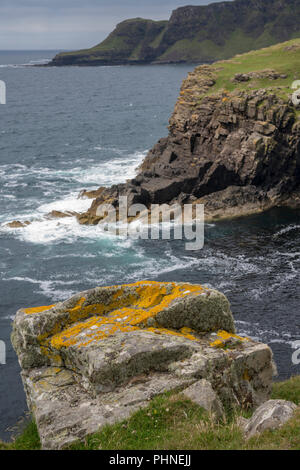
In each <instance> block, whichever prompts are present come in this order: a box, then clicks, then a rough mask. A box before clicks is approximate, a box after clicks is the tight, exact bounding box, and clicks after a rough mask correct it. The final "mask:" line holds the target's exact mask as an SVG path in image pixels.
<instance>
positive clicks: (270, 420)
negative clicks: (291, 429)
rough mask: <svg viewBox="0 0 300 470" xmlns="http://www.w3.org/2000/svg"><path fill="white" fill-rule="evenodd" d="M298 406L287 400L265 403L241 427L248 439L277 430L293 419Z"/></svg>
mask: <svg viewBox="0 0 300 470" xmlns="http://www.w3.org/2000/svg"><path fill="white" fill-rule="evenodd" d="M296 409H297V405H295V403H293V402H291V401H286V400H268V401H266V402H265V403H263V404H262V405H261V406H260V407H259V408H258V409H257V410H256V411H255V412H254V414H253V416H252V417H251V418H250V419H245V420H244V421H243V422H242V423H241V425H242V427H243V429H244V432H245V435H246V437H247V439H249V438H250V437H253V436H255V434H259V433H261V432H263V431H266V430H267V429H277V428H279V427H281V426H283V425H284V424H285V423H286V422H287V421H288V420H289V419H291V418H292V417H293V414H294V412H295V411H296Z"/></svg>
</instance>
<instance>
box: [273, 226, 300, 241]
mask: <svg viewBox="0 0 300 470" xmlns="http://www.w3.org/2000/svg"><path fill="white" fill-rule="evenodd" d="M299 229H300V225H297V224H293V225H288V226H287V227H284V228H282V229H281V230H279V231H278V232H276V233H275V234H274V235H273V238H278V237H281V236H282V235H285V234H286V233H289V232H292V231H294V230H299Z"/></svg>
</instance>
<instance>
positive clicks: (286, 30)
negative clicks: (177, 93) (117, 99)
mask: <svg viewBox="0 0 300 470" xmlns="http://www.w3.org/2000/svg"><path fill="white" fill-rule="evenodd" d="M299 24H300V4H299V1H298V0H235V1H233V2H221V3H213V4H210V5H207V6H186V7H182V8H178V9H177V10H175V11H174V12H173V13H172V15H171V18H170V20H169V21H158V22H157V21H151V20H144V19H141V18H136V19H132V20H127V21H124V22H122V23H120V24H119V25H118V26H117V27H116V29H115V30H114V31H113V32H112V33H111V34H110V35H109V36H108V38H107V39H105V41H103V42H102V43H100V44H98V45H97V46H95V47H93V48H91V49H87V50H81V51H74V52H69V53H61V54H58V55H57V56H56V57H55V58H54V60H53V61H52V63H51V65H108V64H111V65H117V64H143V63H153V62H155V63H166V62H192V63H193V62H206V61H211V62H212V61H215V60H221V59H227V58H229V57H232V56H233V55H234V54H237V53H243V52H247V51H249V50H253V49H259V48H260V47H266V46H270V45H272V44H275V43H278V42H281V41H286V40H288V39H291V38H295V37H299V36H300V26H299Z"/></svg>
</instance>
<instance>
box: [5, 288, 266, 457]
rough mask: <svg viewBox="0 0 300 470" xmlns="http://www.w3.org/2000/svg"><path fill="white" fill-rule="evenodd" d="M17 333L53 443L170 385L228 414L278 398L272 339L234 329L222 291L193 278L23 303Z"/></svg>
mask: <svg viewBox="0 0 300 470" xmlns="http://www.w3.org/2000/svg"><path fill="white" fill-rule="evenodd" d="M12 342H13V345H14V348H15V350H16V352H17V354H18V358H19V362H20V365H21V367H22V379H23V383H24V388H25V391H26V394H27V400H28V406H29V408H30V410H31V411H32V413H33V415H34V417H35V420H36V422H37V426H38V430H39V433H40V436H41V440H42V445H43V448H45V449H58V448H62V447H64V446H66V445H68V444H70V443H71V442H74V441H76V440H78V439H82V438H84V437H85V436H86V435H88V434H91V433H93V432H96V431H98V430H99V429H100V428H101V427H102V426H104V425H105V424H111V423H114V422H116V421H121V420H123V419H125V418H127V417H129V416H130V415H131V414H132V413H133V412H134V411H136V410H138V409H139V408H141V407H144V406H147V403H148V401H149V399H151V398H152V397H153V396H155V395H157V394H159V393H162V392H165V391H168V390H175V389H176V390H186V391H185V393H186V394H187V396H188V397H189V398H190V399H192V400H193V401H196V402H198V404H200V406H202V407H204V408H206V409H207V410H208V411H210V412H212V413H214V414H215V415H216V417H217V418H218V417H221V416H222V414H223V407H224V406H226V407H236V406H243V407H256V406H259V405H260V404H261V403H263V402H264V401H266V400H267V399H268V398H269V395H270V391H271V381H272V375H273V373H274V365H273V361H272V353H271V350H270V348H269V347H268V346H267V345H264V344H260V343H256V342H254V341H252V340H250V339H248V338H243V337H240V336H238V335H236V334H235V328H234V322H233V317H232V314H231V311H230V306H229V303H228V300H227V299H226V297H224V295H222V294H221V293H219V292H217V291H215V290H212V289H209V288H206V287H202V286H200V285H191V284H184V283H181V284H180V283H179V284H176V283H157V282H149V281H148V282H147V281H144V282H139V283H136V284H131V285H123V286H113V287H99V288H96V289H93V290H90V291H86V292H82V293H80V294H78V295H76V296H75V297H72V298H71V299H70V300H68V301H65V302H62V303H59V304H56V305H51V306H48V307H38V308H30V309H21V310H19V311H18V313H17V315H16V318H15V321H14V326H13V333H12Z"/></svg>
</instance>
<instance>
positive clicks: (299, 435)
mask: <svg viewBox="0 0 300 470" xmlns="http://www.w3.org/2000/svg"><path fill="white" fill-rule="evenodd" d="M272 398H273V399H276V398H278V399H284V400H290V401H293V402H294V403H296V404H297V405H300V376H296V377H293V378H291V379H290V380H287V381H285V382H280V383H275V384H274V385H273V393H272ZM241 415H243V416H244V417H247V418H248V417H250V415H251V414H250V413H247V412H243V413H242V412H239V413H236V414H234V413H232V412H231V413H230V412H228V413H227V416H226V419H225V420H224V422H222V423H216V422H213V421H212V420H211V418H210V416H209V415H208V414H207V413H206V412H205V411H204V410H203V409H201V408H200V407H199V406H197V405H195V404H193V403H192V402H190V401H189V400H187V399H185V398H184V397H183V395H181V394H180V393H167V394H164V395H161V396H158V397H156V398H154V399H153V400H152V401H151V402H150V404H149V406H148V407H147V408H146V409H143V410H140V411H138V412H137V413H135V414H134V415H133V416H132V417H131V418H130V419H128V420H126V421H123V422H122V423H119V424H115V425H113V426H107V427H105V428H104V429H103V430H102V431H101V432H99V433H98V434H94V435H92V436H89V437H87V438H86V439H85V440H84V442H79V443H78V444H74V445H73V446H72V447H71V449H72V450H101V449H102V450H146V449H151V450H164V449H166V450H237V449H241V450H254V449H261V450H263V449H264V450H265V449H273V450H280V449H282V450H299V449H300V409H298V410H297V411H296V413H295V416H294V417H293V419H291V420H290V421H289V422H288V423H286V424H285V425H284V426H282V427H281V428H280V429H277V430H274V431H265V432H264V433H262V434H260V435H259V436H257V437H253V438H252V439H250V440H248V441H246V440H245V439H244V437H243V434H242V432H241V430H240V428H239V427H238V425H237V420H238V417H239V416H241ZM0 449H1V450H19V449H25V450H30V449H31V450H38V449H40V442H39V436H38V433H37V429H36V426H35V424H34V423H30V424H29V425H28V427H27V428H26V430H25V431H24V432H23V433H22V435H20V436H18V437H17V438H16V439H15V441H14V442H12V443H10V444H5V443H0Z"/></svg>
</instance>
